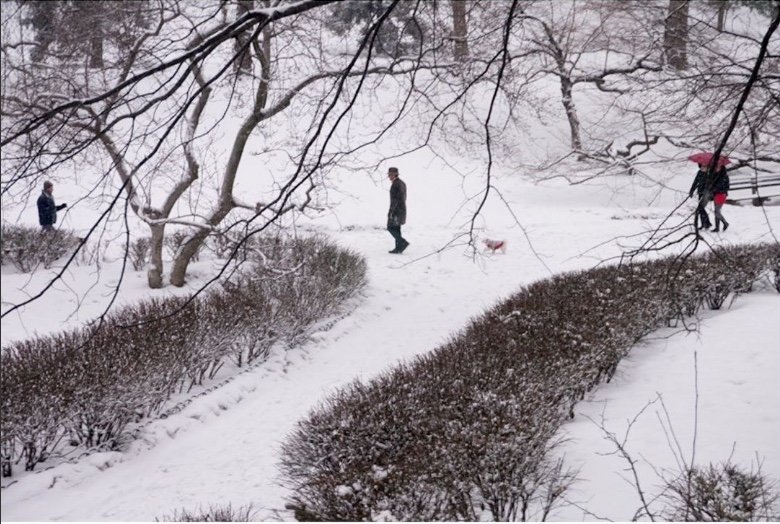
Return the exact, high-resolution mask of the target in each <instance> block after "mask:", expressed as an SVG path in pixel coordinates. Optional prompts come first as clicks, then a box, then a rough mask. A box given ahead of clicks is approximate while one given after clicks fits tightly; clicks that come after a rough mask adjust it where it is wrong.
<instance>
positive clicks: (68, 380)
mask: <svg viewBox="0 0 780 524" xmlns="http://www.w3.org/2000/svg"><path fill="white" fill-rule="evenodd" d="M274 242H275V243H277V244H278V246H277V247H276V248H275V249H276V251H273V252H270V251H269V255H271V256H270V257H268V258H267V259H266V264H265V266H263V268H262V269H257V268H255V269H254V270H251V271H247V272H246V273H244V274H242V275H239V276H238V278H237V279H236V282H233V283H227V284H226V285H225V286H224V287H223V288H222V289H219V290H214V291H213V292H211V293H208V294H206V295H204V296H202V297H199V298H198V299H196V300H191V301H190V300H188V299H187V298H180V297H177V298H166V299H150V300H146V301H143V302H140V303H138V304H135V305H133V306H130V307H125V308H123V309H119V310H116V311H114V312H112V313H111V314H109V315H106V316H105V317H103V318H102V322H100V323H97V324H95V325H94V326H88V327H84V328H80V329H75V330H71V331H67V332H64V333H60V334H55V335H50V336H44V337H36V338H33V339H30V340H25V341H21V342H16V343H13V344H11V345H10V346H9V347H7V348H3V351H2V355H0V362H1V363H2V369H3V373H2V377H1V378H0V402H1V403H2V413H3V423H2V428H0V429H1V431H0V441H1V442H2V445H3V450H2V451H3V455H4V456H7V457H8V458H7V463H8V465H9V467H10V466H11V465H13V463H16V464H18V463H20V462H22V461H23V462H24V464H25V468H26V469H33V468H34V467H35V465H36V464H38V463H40V462H43V461H45V460H47V459H49V458H50V457H52V456H56V455H57V453H59V450H60V448H61V444H62V443H63V442H66V443H69V444H71V445H74V446H82V447H84V448H87V449H91V448H101V449H104V448H107V449H112V448H116V447H117V445H118V444H119V443H120V442H121V441H122V437H123V435H125V434H126V429H127V426H128V424H130V423H132V422H135V421H137V420H139V419H142V418H144V417H148V416H150V415H153V414H155V413H158V412H159V410H160V409H162V407H163V406H164V404H165V402H166V401H167V400H168V399H169V398H170V396H171V394H172V393H174V392H182V391H189V390H191V389H192V387H193V386H196V385H201V384H203V383H204V381H205V380H207V379H211V378H214V376H215V375H216V373H217V372H218V371H219V370H220V369H221V368H222V366H223V365H224V362H225V360H226V359H229V358H233V359H234V360H235V361H236V363H237V364H239V365H242V364H244V363H252V362H258V361H263V360H265V358H267V357H268V355H269V352H270V349H271V347H272V346H273V344H274V343H276V342H278V341H282V340H285V341H289V340H298V339H301V338H302V337H303V336H304V335H305V333H306V332H307V329H310V328H311V327H312V326H313V325H314V323H315V322H316V321H318V320H320V319H322V318H325V317H327V316H332V315H335V314H336V313H338V311H339V306H340V305H341V304H342V303H343V301H344V300H346V299H347V298H349V297H351V296H353V295H354V294H355V293H357V292H358V291H359V289H360V288H361V287H362V286H363V285H364V283H365V273H366V267H365V262H364V261H363V260H362V259H360V257H358V256H357V255H355V254H354V253H350V252H346V251H343V250H340V249H338V248H335V247H332V246H331V244H329V243H328V242H326V241H325V240H324V239H322V238H318V239H316V240H313V241H300V242H299V241H295V240H284V241H282V240H274ZM299 245H300V246H303V247H300V248H298V247H295V246H299ZM274 256H278V257H280V258H279V259H278V260H277V259H274V258H273V257H274ZM274 268H276V269H274ZM279 268H286V269H285V270H284V271H281V270H280V269H279ZM272 269H274V271H272ZM275 271H281V273H279V274H276V273H275ZM274 274H276V277H277V280H278V281H277V280H275V279H274V277H272V275H274ZM280 282H282V283H283V285H280ZM315 286H316V288H315ZM290 290H294V293H292V296H293V298H289V297H288V295H290V294H291V292H290ZM301 297H306V298H301ZM308 308H311V309H308ZM312 309H313V311H312ZM5 460H6V459H4V461H5ZM4 463H5V462H4ZM4 468H5V466H4Z"/></svg>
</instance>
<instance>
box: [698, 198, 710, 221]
mask: <svg viewBox="0 0 780 524" xmlns="http://www.w3.org/2000/svg"><path fill="white" fill-rule="evenodd" d="M709 202H710V199H709V198H706V197H699V205H698V206H696V214H697V215H698V216H699V227H703V228H709V227H710V226H712V222H710V216H709V215H708V214H707V204H708V203H709Z"/></svg>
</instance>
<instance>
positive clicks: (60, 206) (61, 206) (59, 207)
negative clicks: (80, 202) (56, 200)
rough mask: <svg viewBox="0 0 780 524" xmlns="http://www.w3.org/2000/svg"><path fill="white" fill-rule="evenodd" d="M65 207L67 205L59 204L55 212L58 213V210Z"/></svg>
mask: <svg viewBox="0 0 780 524" xmlns="http://www.w3.org/2000/svg"><path fill="white" fill-rule="evenodd" d="M66 207H68V204H60V205H58V206H57V211H59V210H60V209H65V208H66Z"/></svg>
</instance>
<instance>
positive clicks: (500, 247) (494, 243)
mask: <svg viewBox="0 0 780 524" xmlns="http://www.w3.org/2000/svg"><path fill="white" fill-rule="evenodd" d="M482 243H483V244H485V251H487V250H488V249H489V250H490V251H491V252H492V253H495V252H496V251H501V252H502V253H506V240H492V239H490V238H486V239H484V240H483V241H482Z"/></svg>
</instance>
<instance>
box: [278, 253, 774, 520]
mask: <svg viewBox="0 0 780 524" xmlns="http://www.w3.org/2000/svg"><path fill="white" fill-rule="evenodd" d="M775 253H776V248H775V247H772V246H762V245H759V246H743V247H737V248H728V249H725V250H724V251H722V252H719V253H718V254H717V256H715V255H713V256H707V257H694V258H687V259H662V260H654V261H651V262H645V263H641V264H635V265H631V266H618V267H601V268H597V269H594V270H590V271H580V272H574V273H569V274H565V275H559V276H555V277H553V278H550V279H548V280H544V281H540V282H536V283H534V284H531V285H529V286H527V287H525V288H523V289H522V290H520V291H519V292H518V293H516V294H514V295H512V296H511V297H509V298H508V299H506V300H505V301H504V302H502V303H500V304H498V305H496V306H495V307H493V308H491V309H490V310H488V311H486V312H485V313H484V314H482V315H481V316H480V317H478V318H476V319H475V320H474V321H473V322H472V323H471V324H470V325H468V326H467V327H466V328H465V329H464V330H463V331H462V332H461V333H459V334H458V335H457V336H455V337H454V338H452V339H451V340H450V341H448V342H447V343H446V344H444V345H442V346H440V347H438V348H436V349H434V350H433V351H432V352H431V353H429V354H427V355H423V356H420V357H418V358H417V359H415V360H413V361H412V362H410V363H407V364H404V365H401V366H399V367H397V368H395V369H393V370H390V371H388V372H386V373H385V374H383V375H381V376H380V377H378V378H376V379H375V380H373V381H371V382H370V383H367V384H364V383H361V382H356V383H354V384H352V385H350V386H348V387H346V388H344V389H343V390H341V391H339V392H337V393H336V394H335V395H334V396H333V397H331V398H330V399H328V400H326V401H325V402H324V403H323V404H322V405H320V406H319V407H317V408H316V409H314V410H313V411H312V412H311V413H310V414H309V416H308V417H307V418H306V419H304V420H302V421H301V422H299V424H298V426H297V428H296V430H295V431H294V433H293V434H292V435H291V437H290V438H288V440H287V441H286V442H285V444H284V447H283V458H282V471H283V476H284V479H285V481H286V482H287V484H288V485H289V487H290V488H291V490H292V492H293V493H294V495H293V497H292V500H291V501H290V505H289V507H290V508H293V509H294V510H295V511H296V514H297V515H305V516H306V517H307V518H311V519H315V520H316V519H319V520H350V521H361V520H380V519H381V520H417V521H432V520H456V521H461V520H467V521H475V520H485V519H489V520H515V519H519V520H545V519H546V518H547V517H548V515H549V513H550V510H551V509H552V508H553V507H554V506H555V505H556V504H558V503H560V502H561V501H562V498H563V495H564V493H565V491H566V489H567V488H568V487H569V485H570V484H571V483H572V482H573V480H574V476H575V474H574V472H571V471H569V470H567V469H566V468H565V466H564V465H563V464H562V463H561V462H551V461H550V460H549V458H548V457H549V450H550V448H551V447H552V446H554V442H552V441H551V439H552V437H553V435H554V434H555V432H556V431H557V429H558V428H559V426H560V424H561V423H562V422H563V421H564V420H565V419H566V417H570V416H573V413H574V411H573V410H574V406H575V404H576V402H577V401H579V400H580V399H582V398H583V396H584V395H585V394H586V393H587V392H588V391H589V390H591V389H592V388H594V387H595V386H597V385H598V384H599V383H601V382H603V381H608V380H609V379H610V378H611V377H612V376H613V374H614V373H615V370H616V368H617V365H618V363H619V361H620V359H621V358H622V357H623V356H624V355H626V354H627V353H628V351H629V350H630V348H631V347H632V346H633V345H634V344H635V343H636V342H637V341H639V340H641V339H642V337H644V336H646V335H647V334H648V333H650V332H652V331H653V330H654V329H657V328H658V327H659V326H661V325H663V323H664V322H670V321H671V320H673V319H677V318H684V317H685V316H687V315H689V314H691V311H693V312H695V311H697V310H698V309H699V308H700V307H701V306H702V304H703V303H704V302H705V301H706V300H707V299H708V297H709V296H712V283H713V275H725V276H724V278H723V279H722V280H718V281H717V282H718V284H719V285H720V284H721V283H722V284H723V285H724V286H725V288H724V292H726V291H727V292H728V293H734V292H744V291H745V290H747V289H749V287H750V283H751V279H754V278H757V276H759V275H761V274H762V273H764V272H766V271H767V270H769V269H770V268H772V267H774V266H773V265H772V264H773V262H772V261H773V260H774V258H772V257H773V256H775V255H774V254H775Z"/></svg>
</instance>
